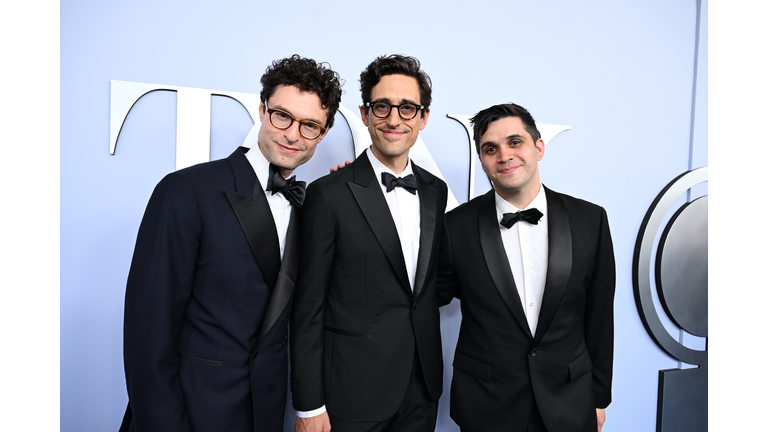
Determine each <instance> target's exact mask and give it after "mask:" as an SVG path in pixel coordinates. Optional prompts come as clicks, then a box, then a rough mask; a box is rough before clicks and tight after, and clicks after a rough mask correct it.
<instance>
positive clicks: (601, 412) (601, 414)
mask: <svg viewBox="0 0 768 432" xmlns="http://www.w3.org/2000/svg"><path fill="white" fill-rule="evenodd" d="M603 423H605V409H603V408H597V432H600V429H602V428H603Z"/></svg>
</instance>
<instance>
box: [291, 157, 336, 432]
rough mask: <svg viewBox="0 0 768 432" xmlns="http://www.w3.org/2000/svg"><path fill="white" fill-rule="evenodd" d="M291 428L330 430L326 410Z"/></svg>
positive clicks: (308, 431)
mask: <svg viewBox="0 0 768 432" xmlns="http://www.w3.org/2000/svg"><path fill="white" fill-rule="evenodd" d="M342 168H343V167H342ZM293 429H294V430H295V431H296V432H330V431H331V420H330V419H329V418H328V411H324V412H323V413H322V414H318V415H316V416H314V417H308V418H301V417H296V427H294V428H293Z"/></svg>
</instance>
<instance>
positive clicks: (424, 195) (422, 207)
mask: <svg viewBox="0 0 768 432" xmlns="http://www.w3.org/2000/svg"><path fill="white" fill-rule="evenodd" d="M413 173H414V174H415V175H416V182H417V183H418V185H419V192H418V193H419V212H420V217H421V221H420V222H419V224H420V229H421V235H420V238H419V259H418V262H417V265H416V277H415V281H414V284H413V298H414V303H415V302H416V301H418V299H419V296H420V294H421V293H422V291H423V288H424V280H425V279H426V276H427V269H428V268H429V263H430V259H431V257H432V243H433V242H434V238H435V221H436V217H437V189H435V186H434V184H433V182H434V180H433V182H428V181H427V179H426V177H425V176H424V174H423V172H422V169H421V168H420V167H418V166H416V165H415V164H414V165H413ZM430 178H431V177H430Z"/></svg>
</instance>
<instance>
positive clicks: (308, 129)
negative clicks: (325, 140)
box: [299, 123, 320, 139]
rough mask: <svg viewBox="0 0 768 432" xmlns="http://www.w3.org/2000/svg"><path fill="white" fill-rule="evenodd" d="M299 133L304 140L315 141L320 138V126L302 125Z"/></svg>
mask: <svg viewBox="0 0 768 432" xmlns="http://www.w3.org/2000/svg"><path fill="white" fill-rule="evenodd" d="M299 128H300V129H299V131H300V132H301V135H302V136H304V138H307V139H313V138H317V137H318V136H320V126H318V125H316V124H313V123H301V126H299Z"/></svg>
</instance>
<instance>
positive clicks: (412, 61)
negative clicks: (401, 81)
mask: <svg viewBox="0 0 768 432" xmlns="http://www.w3.org/2000/svg"><path fill="white" fill-rule="evenodd" d="M394 74H400V75H405V76H409V77H413V78H415V79H416V81H417V82H418V83H419V98H420V99H421V101H419V104H420V105H424V110H425V111H427V112H429V105H430V104H431V103H432V79H430V78H429V75H427V73H426V72H424V71H423V70H421V62H419V60H418V59H417V58H415V57H410V56H404V55H400V54H392V55H389V56H381V57H377V58H376V60H374V61H373V62H372V63H371V64H369V65H368V67H367V68H365V70H364V71H362V72H361V73H360V93H361V94H362V97H363V104H365V103H366V102H371V91H372V90H373V88H374V87H375V86H376V84H378V83H379V81H381V77H383V76H385V75H394ZM421 115H422V116H423V115H424V113H423V112H422V114H421Z"/></svg>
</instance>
